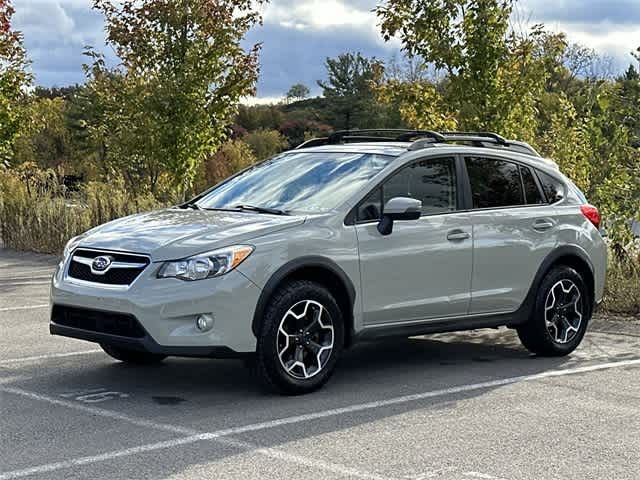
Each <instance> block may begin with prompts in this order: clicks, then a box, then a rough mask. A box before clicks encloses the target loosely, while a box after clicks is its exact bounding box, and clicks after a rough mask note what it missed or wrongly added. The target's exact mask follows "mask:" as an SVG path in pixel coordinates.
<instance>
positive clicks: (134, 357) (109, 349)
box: [100, 344, 167, 365]
mask: <svg viewBox="0 0 640 480" xmlns="http://www.w3.org/2000/svg"><path fill="white" fill-rule="evenodd" d="M100 346H101V347H102V350H104V352H105V353H106V354H107V355H109V356H110V357H112V358H115V359H116V360H120V361H121V362H124V363H131V364H135V365H151V364H154V363H160V362H161V361H163V360H164V359H165V358H167V356H166V355H158V354H155V353H148V352H140V351H137V350H129V349H127V348H121V347H116V346H114V345H108V344H100Z"/></svg>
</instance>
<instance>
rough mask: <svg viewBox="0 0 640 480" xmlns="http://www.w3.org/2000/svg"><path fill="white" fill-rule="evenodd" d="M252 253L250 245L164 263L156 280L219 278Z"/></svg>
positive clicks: (236, 246) (222, 249)
mask: <svg viewBox="0 0 640 480" xmlns="http://www.w3.org/2000/svg"><path fill="white" fill-rule="evenodd" d="M252 252H253V247H252V246H250V245H235V246H233V247H227V248H221V249H220V250H214V251H213V252H207V253H201V254H200V255H194V256H193V257H189V258H185V259H184V260H176V261H174V262H166V263H165V264H164V265H162V267H161V268H160V270H158V278H179V279H180V280H190V281H193V280H204V279H205V278H211V277H219V276H221V275H224V274H225V273H228V272H230V271H231V270H233V269H234V268H236V267H237V266H238V265H240V264H241V263H242V262H243V261H244V260H245V259H246V258H247V257H248V256H249V255H251V253H252Z"/></svg>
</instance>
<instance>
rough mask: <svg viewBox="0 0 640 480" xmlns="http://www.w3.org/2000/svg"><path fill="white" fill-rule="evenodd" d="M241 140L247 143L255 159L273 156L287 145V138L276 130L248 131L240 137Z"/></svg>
mask: <svg viewBox="0 0 640 480" xmlns="http://www.w3.org/2000/svg"><path fill="white" fill-rule="evenodd" d="M242 141H243V142H245V143H246V144H247V145H249V147H250V148H251V151H252V152H253V156H254V157H255V158H256V159H257V160H264V159H266V158H269V157H273V156H274V155H276V154H277V153H280V152H282V151H283V150H284V149H286V148H287V147H288V146H289V142H287V139H286V138H284V137H283V136H282V134H281V133H280V132H278V131H277V130H257V131H255V132H249V133H247V134H246V135H245V136H244V137H243V138H242Z"/></svg>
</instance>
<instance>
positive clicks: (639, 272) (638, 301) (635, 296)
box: [603, 253, 640, 315]
mask: <svg viewBox="0 0 640 480" xmlns="http://www.w3.org/2000/svg"><path fill="white" fill-rule="evenodd" d="M603 308H604V310H606V311H607V312H610V313H614V314H623V315H638V314H640V256H637V255H630V254H628V253H625V254H623V255H620V254H617V253H614V254H611V255H610V258H609V268H608V271H607V286H606V290H605V296H604V304H603Z"/></svg>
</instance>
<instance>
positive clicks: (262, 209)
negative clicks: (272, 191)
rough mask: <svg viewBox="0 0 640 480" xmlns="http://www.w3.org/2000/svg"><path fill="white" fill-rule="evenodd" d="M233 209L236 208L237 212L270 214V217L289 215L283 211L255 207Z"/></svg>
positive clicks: (243, 206)
mask: <svg viewBox="0 0 640 480" xmlns="http://www.w3.org/2000/svg"><path fill="white" fill-rule="evenodd" d="M233 208H237V209H238V210H248V211H251V212H257V213H270V214H271V215H289V214H288V213H287V212H285V211H284V210H279V209H277V208H267V207H256V206H255V205H246V204H245V205H236V206H235V207H233Z"/></svg>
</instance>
